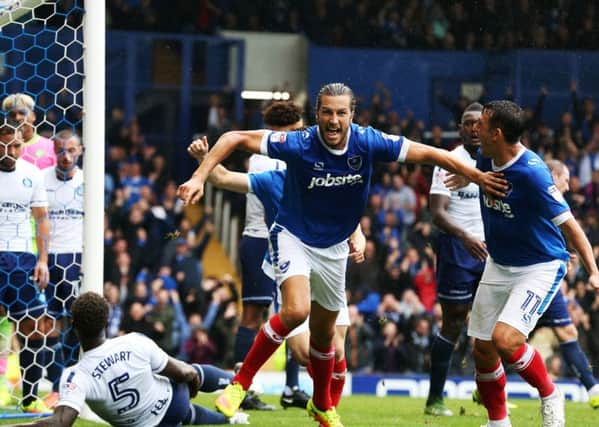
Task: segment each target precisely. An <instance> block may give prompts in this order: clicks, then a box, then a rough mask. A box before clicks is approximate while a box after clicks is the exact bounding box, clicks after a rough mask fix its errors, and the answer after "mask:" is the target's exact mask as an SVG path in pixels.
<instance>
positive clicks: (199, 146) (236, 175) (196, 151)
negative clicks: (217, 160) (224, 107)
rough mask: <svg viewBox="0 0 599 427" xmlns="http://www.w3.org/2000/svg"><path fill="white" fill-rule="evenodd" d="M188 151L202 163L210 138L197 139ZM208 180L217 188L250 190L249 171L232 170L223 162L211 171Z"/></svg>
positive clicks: (237, 190)
mask: <svg viewBox="0 0 599 427" xmlns="http://www.w3.org/2000/svg"><path fill="white" fill-rule="evenodd" d="M187 152H188V153H189V155H190V156H192V157H193V158H194V159H196V160H197V161H198V163H199V164H200V165H201V164H202V162H203V161H204V158H205V157H206V154H208V140H207V139H206V137H205V136H204V137H202V138H201V139H196V140H195V141H193V142H192V143H191V144H189V147H187ZM208 182H209V183H211V184H212V185H214V186H215V187H216V188H221V189H223V190H228V191H234V192H236V193H242V194H246V193H247V192H248V191H249V187H248V175H247V173H242V172H233V171H230V170H229V169H227V168H225V167H224V166H223V165H221V164H218V165H216V166H215V167H214V169H213V170H212V172H210V175H208Z"/></svg>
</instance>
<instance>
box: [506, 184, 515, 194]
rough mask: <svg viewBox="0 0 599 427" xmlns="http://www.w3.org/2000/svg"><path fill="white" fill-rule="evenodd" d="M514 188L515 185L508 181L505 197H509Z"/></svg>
mask: <svg viewBox="0 0 599 427" xmlns="http://www.w3.org/2000/svg"><path fill="white" fill-rule="evenodd" d="M513 190H514V185H513V184H512V183H511V182H509V181H508V183H507V190H505V197H509V196H510V194H512V191H513Z"/></svg>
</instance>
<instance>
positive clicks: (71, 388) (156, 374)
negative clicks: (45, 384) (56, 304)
mask: <svg viewBox="0 0 599 427" xmlns="http://www.w3.org/2000/svg"><path fill="white" fill-rule="evenodd" d="M71 310H72V314H73V328H74V329H75V333H76V334H77V336H78V337H79V340H80V343H81V348H82V349H83V352H84V353H83V357H82V358H81V360H80V361H79V362H78V363H77V364H76V365H74V366H71V367H69V368H67V369H65V370H64V372H63V375H62V378H61V380H60V399H59V401H58V404H57V406H56V409H55V410H54V414H53V415H52V416H51V417H49V418H46V419H40V420H37V421H35V422H34V423H31V424H27V425H28V426H58V427H70V426H72V425H73V423H75V420H76V419H77V416H78V415H79V413H80V412H81V410H82V408H83V405H84V404H85V403H87V404H88V405H89V406H90V408H91V409H92V410H93V411H94V412H95V413H96V414H98V415H99V416H100V417H101V418H103V419H104V420H105V421H107V422H108V423H110V424H111V425H113V426H132V427H149V426H164V427H166V426H180V425H203V424H249V422H248V421H247V419H248V415H247V414H246V413H243V412H236V413H235V414H234V415H233V416H232V417H231V418H227V417H225V416H224V415H223V414H221V413H218V412H214V411H211V410H209V409H206V408H203V407H201V406H198V405H194V404H192V403H191V401H190V398H192V397H194V396H195V395H196V394H197V393H198V391H205V392H212V391H215V390H217V389H219V388H222V387H224V386H225V385H227V384H228V383H229V381H230V379H231V375H230V374H228V373H227V372H225V371H222V370H220V369H218V368H215V367H213V366H209V365H195V364H194V365H189V364H187V363H184V362H181V361H179V360H177V359H174V358H172V357H169V356H168V355H167V354H166V353H165V352H164V351H163V350H162V349H160V347H158V346H157V345H156V344H155V343H154V341H152V340H150V339H149V338H147V337H146V336H144V335H142V334H137V333H130V334H127V335H123V336H121V337H118V338H113V339H106V337H105V330H106V326H107V323H108V303H107V302H106V300H105V299H104V298H103V297H102V296H100V295H98V294H95V293H93V292H86V293H84V294H82V295H81V296H80V297H79V298H77V299H76V300H75V302H74V303H73V305H72V307H71Z"/></svg>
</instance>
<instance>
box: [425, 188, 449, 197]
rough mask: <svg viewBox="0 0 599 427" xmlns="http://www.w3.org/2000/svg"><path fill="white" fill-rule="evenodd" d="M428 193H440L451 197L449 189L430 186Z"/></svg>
mask: <svg viewBox="0 0 599 427" xmlns="http://www.w3.org/2000/svg"><path fill="white" fill-rule="evenodd" d="M428 194H440V195H442V196H449V197H451V191H449V190H447V189H446V190H442V189H440V188H432V187H431V189H430V191H429V192H428Z"/></svg>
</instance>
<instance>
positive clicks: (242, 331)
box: [233, 326, 256, 362]
mask: <svg viewBox="0 0 599 427" xmlns="http://www.w3.org/2000/svg"><path fill="white" fill-rule="evenodd" d="M255 338H256V331H254V330H253V329H249V328H246V327H245V326H240V327H238V328H237V335H236V336H235V348H234V353H233V357H234V359H233V360H235V362H243V359H245V356H247V354H248V352H249V351H250V347H252V344H254V339H255Z"/></svg>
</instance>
